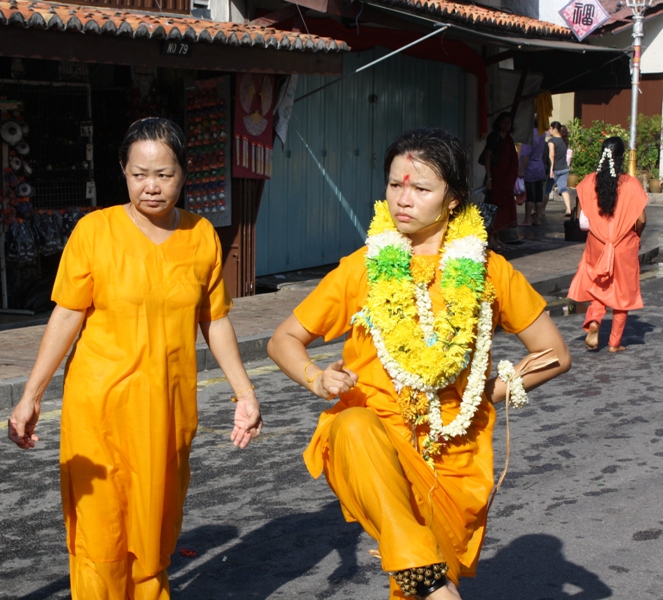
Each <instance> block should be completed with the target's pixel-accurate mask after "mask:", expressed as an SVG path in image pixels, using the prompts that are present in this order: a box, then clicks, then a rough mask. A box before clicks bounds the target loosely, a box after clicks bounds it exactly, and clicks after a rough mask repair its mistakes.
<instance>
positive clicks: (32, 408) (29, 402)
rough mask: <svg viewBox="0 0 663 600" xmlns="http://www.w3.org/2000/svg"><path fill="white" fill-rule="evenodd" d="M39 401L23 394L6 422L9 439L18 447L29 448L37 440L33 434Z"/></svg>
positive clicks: (38, 411) (37, 418)
mask: <svg viewBox="0 0 663 600" xmlns="http://www.w3.org/2000/svg"><path fill="white" fill-rule="evenodd" d="M40 411H41V402H39V401H38V400H35V399H34V398H29V397H26V396H23V398H21V401H20V402H19V403H18V404H17V405H16V407H15V408H14V410H13V412H12V414H11V416H10V417H9V422H8V427H7V428H8V430H9V431H8V433H9V439H10V440H11V441H12V442H14V443H15V444H16V445H17V446H18V447H19V448H23V449H24V450H29V449H30V448H34V447H35V444H36V443H37V442H38V441H39V437H38V436H36V435H35V427H36V426H37V421H38V420H39V413H40Z"/></svg>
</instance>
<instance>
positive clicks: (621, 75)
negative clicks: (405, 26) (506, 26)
mask: <svg viewBox="0 0 663 600" xmlns="http://www.w3.org/2000/svg"><path fill="white" fill-rule="evenodd" d="M365 4H367V5H370V6H372V7H374V8H376V9H379V10H383V11H385V12H389V13H391V14H398V16H399V17H401V18H403V19H409V20H414V21H415V22H418V23H419V25H421V23H422V22H427V23H428V24H429V25H430V26H431V27H432V26H439V25H440V24H442V25H446V26H447V27H448V29H447V30H446V32H445V34H444V37H445V38H449V39H454V40H459V41H464V42H474V43H477V44H486V45H490V46H496V47H499V48H501V49H503V50H511V57H512V58H513V60H514V67H515V68H516V69H519V70H520V69H523V68H525V62H526V61H527V60H529V61H530V63H529V70H530V71H531V72H536V73H541V74H543V81H542V84H541V86H542V89H545V90H550V91H551V92H552V93H563V92H573V91H578V90H584V89H606V88H607V89H621V88H623V89H625V88H629V87H630V86H631V75H630V66H629V51H628V49H616V48H607V47H605V46H594V45H590V44H582V43H579V42H573V41H570V40H569V41H566V40H560V39H550V38H541V37H524V36H522V35H520V36H516V35H509V34H507V33H506V32H505V33H504V34H500V35H496V34H493V33H489V32H487V31H483V30H477V29H474V28H470V27H466V26H464V25H460V24H458V22H457V20H449V21H447V20H444V19H442V18H434V17H432V16H430V12H431V11H430V9H429V8H428V6H429V5H428V4H426V5H422V4H420V3H419V2H417V3H414V2H408V1H407V0H368V2H365ZM387 4H389V5H387ZM443 4H444V3H443ZM395 5H398V6H395ZM401 6H407V7H406V8H402V7H401ZM530 21H534V22H537V21H536V20H534V19H530ZM538 23H541V22H538ZM479 25H481V23H479ZM555 27H558V26H555ZM560 29H561V28H560ZM537 33H538V34H539V35H540V34H541V32H537ZM505 58H507V57H506V56H505Z"/></svg>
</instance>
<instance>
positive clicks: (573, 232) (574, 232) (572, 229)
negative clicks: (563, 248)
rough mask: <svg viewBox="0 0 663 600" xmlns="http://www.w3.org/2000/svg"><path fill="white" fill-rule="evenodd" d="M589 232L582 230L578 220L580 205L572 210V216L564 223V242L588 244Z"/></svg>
mask: <svg viewBox="0 0 663 600" xmlns="http://www.w3.org/2000/svg"><path fill="white" fill-rule="evenodd" d="M588 233H589V232H588V231H583V230H582V229H580V219H579V218H578V204H577V203H576V205H575V206H574V207H573V210H571V216H570V217H569V218H568V219H567V220H566V221H564V240H565V241H567V242H586V241H587V234H588Z"/></svg>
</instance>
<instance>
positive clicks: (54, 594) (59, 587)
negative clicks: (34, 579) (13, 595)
mask: <svg viewBox="0 0 663 600" xmlns="http://www.w3.org/2000/svg"><path fill="white" fill-rule="evenodd" d="M65 590H66V591H67V592H68V591H69V575H66V576H65V577H60V579H58V580H57V581H54V582H53V583H49V584H48V585H45V586H44V587H43V588H41V589H38V590H35V591H34V592H30V593H29V594H27V595H26V596H21V597H20V598H19V600H47V599H48V598H71V596H70V595H69V594H66V595H64V592H65ZM60 592H61V593H60Z"/></svg>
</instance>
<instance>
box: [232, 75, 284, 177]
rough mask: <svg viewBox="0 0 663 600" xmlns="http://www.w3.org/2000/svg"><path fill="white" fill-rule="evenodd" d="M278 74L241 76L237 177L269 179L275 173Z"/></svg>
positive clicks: (235, 138)
mask: <svg viewBox="0 0 663 600" xmlns="http://www.w3.org/2000/svg"><path fill="white" fill-rule="evenodd" d="M273 120H274V76H273V75H258V74H255V73H243V74H240V75H238V76H237V85H236V96H235V131H234V136H233V157H234V160H233V176H234V177H248V178H251V179H268V178H269V177H271V176H272V138H273Z"/></svg>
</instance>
